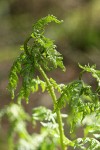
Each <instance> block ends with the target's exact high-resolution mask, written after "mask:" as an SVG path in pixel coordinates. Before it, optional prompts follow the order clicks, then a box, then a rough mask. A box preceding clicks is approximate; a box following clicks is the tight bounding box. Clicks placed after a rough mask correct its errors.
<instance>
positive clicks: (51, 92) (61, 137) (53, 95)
mask: <svg viewBox="0 0 100 150" xmlns="http://www.w3.org/2000/svg"><path fill="white" fill-rule="evenodd" d="M38 70H39V71H40V73H41V75H42V77H43V78H44V80H45V82H46V83H47V85H48V89H49V92H50V95H51V97H52V100H53V103H54V106H55V105H56V102H57V98H56V95H55V92H54V88H53V86H52V85H51V83H50V81H49V79H48V77H47V75H46V74H45V72H44V71H43V69H42V68H41V66H39V67H38ZM56 114H57V120H58V124H59V133H60V142H61V148H62V150H65V149H66V148H65V144H64V142H63V141H64V130H63V123H62V117H61V113H60V110H59V109H58V110H56ZM66 150H67V149H66Z"/></svg>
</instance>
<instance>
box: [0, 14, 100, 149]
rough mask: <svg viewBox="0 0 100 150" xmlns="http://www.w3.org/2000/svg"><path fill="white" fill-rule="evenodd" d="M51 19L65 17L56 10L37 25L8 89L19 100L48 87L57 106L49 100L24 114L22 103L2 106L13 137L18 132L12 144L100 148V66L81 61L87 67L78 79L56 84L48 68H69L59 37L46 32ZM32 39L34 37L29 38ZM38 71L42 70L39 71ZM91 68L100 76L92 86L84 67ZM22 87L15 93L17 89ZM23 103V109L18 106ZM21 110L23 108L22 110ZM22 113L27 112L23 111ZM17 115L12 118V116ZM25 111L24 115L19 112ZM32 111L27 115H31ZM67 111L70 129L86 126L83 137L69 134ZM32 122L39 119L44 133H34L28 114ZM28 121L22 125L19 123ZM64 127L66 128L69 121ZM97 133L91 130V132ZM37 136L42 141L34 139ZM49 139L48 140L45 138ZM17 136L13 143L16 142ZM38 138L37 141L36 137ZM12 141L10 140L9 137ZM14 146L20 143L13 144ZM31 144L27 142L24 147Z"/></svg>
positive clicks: (12, 74) (15, 66)
mask: <svg viewBox="0 0 100 150" xmlns="http://www.w3.org/2000/svg"><path fill="white" fill-rule="evenodd" d="M50 22H55V23H58V24H59V23H61V22H62V21H59V20H58V19H57V18H56V17H55V16H53V15H48V16H47V17H44V18H42V19H40V20H39V21H37V22H36V23H35V24H34V25H33V28H32V33H31V34H30V35H29V37H28V38H27V39H26V40H25V42H24V45H23V46H21V51H22V52H21V54H20V56H18V58H17V59H16V60H15V62H14V63H13V66H12V68H11V71H10V74H9V83H8V90H9V91H10V93H11V96H12V99H14V98H15V95H16V98H17V100H18V103H20V104H21V100H22V99H25V100H26V102H29V96H30V93H31V92H33V93H34V92H37V91H38V89H39V87H41V89H42V92H44V91H47V92H48V94H49V95H50V96H51V98H52V102H53V106H54V107H53V108H54V109H53V110H49V109H47V108H45V107H44V106H40V107H38V108H33V113H32V116H29V115H25V112H24V110H23V108H21V106H20V105H19V104H16V105H15V104H12V105H10V106H7V107H6V108H4V109H3V110H2V111H1V113H0V114H1V118H2V117H3V116H4V115H5V114H7V115H8V118H9V121H10V124H11V125H12V126H11V130H10V132H11V133H12V134H10V138H11V139H12V141H13V142H14V140H13V136H12V135H13V134H19V138H18V143H17V145H13V146H11V148H12V149H14V148H16V149H18V150H19V149H21V148H22V149H29V150H38V149H41V150H46V149H49V150H51V149H54V150H55V149H58V147H61V149H62V150H66V149H67V148H68V147H72V149H80V150H81V149H82V150H86V149H87V150H99V149H100V142H99V138H100V134H99V132H100V124H99V123H100V102H99V94H100V71H99V70H96V67H95V66H89V65H86V66H81V65H79V67H80V68H81V69H82V72H81V73H80V75H79V79H78V80H75V81H72V82H71V83H68V84H62V83H61V84H57V83H56V81H55V80H54V79H52V78H50V79H49V78H48V77H47V75H46V72H47V71H50V70H53V69H56V68H57V67H60V68H61V69H62V70H63V71H65V66H64V64H63V57H62V55H61V54H60V53H59V52H58V51H57V50H56V45H54V41H52V40H51V39H49V38H46V37H45V36H44V31H45V25H48V23H50ZM31 40H32V42H30V41H31ZM36 72H39V74H40V76H39V75H38V76H37V75H36ZM85 72H88V73H91V75H92V76H93V78H95V79H96V80H97V82H98V85H97V88H96V89H95V90H94V91H92V87H91V86H90V85H87V84H86V83H84V81H83V80H82V75H83V73H85ZM19 78H21V80H22V82H21V85H20V88H18V89H17V85H18V82H19V81H20V80H19ZM16 89H17V91H18V93H17V94H15V91H16ZM55 90H57V91H58V92H59V93H60V96H59V98H57V96H56V92H55ZM66 106H69V108H70V111H69V113H68V114H61V112H60V110H61V109H63V108H64V107H65V109H66ZM13 107H14V112H15V113H16V115H17V116H18V117H17V118H16V116H14V114H12V115H9V114H11V110H12V108H13ZM19 108H21V109H19ZM18 113H19V114H18ZM21 114H22V115H21ZM11 116H12V119H11ZM20 116H21V117H20ZM26 116H27V117H26ZM92 116H94V120H96V121H95V123H94V121H93V122H91V123H87V118H88V119H90V120H91V117H92ZM62 117H65V118H66V119H67V120H70V123H69V124H70V131H68V132H69V133H70V135H71V134H72V133H73V132H74V129H75V127H77V125H78V126H80V125H83V126H84V137H83V138H77V137H76V139H71V138H70V139H68V137H67V135H65V134H64V127H63V121H62ZM27 119H28V121H30V122H32V123H33V125H34V126H35V125H36V123H37V121H40V123H41V129H40V135H38V134H33V135H29V133H28V131H27V130H26V120H27ZM20 123H21V124H22V125H23V127H22V128H21V129H22V130H20V127H19V124H20ZM65 129H67V128H66V127H65ZM90 132H91V133H92V135H90V134H89V133H90ZM35 139H37V141H38V144H37V141H36V140H35ZM45 141H46V142H45ZM13 142H12V143H13ZM35 142H36V143H35ZM23 143H25V144H23ZM10 144H11V143H10ZM14 146H15V147H14ZM25 146H26V147H25Z"/></svg>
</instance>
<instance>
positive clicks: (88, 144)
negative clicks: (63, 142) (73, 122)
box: [74, 137, 100, 150]
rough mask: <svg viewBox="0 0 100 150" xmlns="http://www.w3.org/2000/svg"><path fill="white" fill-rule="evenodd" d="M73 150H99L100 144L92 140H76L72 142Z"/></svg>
mask: <svg viewBox="0 0 100 150" xmlns="http://www.w3.org/2000/svg"><path fill="white" fill-rule="evenodd" d="M74 143H75V146H74V149H75V150H77V149H79V150H99V149H100V142H99V141H98V140H96V139H94V138H89V137H87V138H78V139H77V140H75V141H74Z"/></svg>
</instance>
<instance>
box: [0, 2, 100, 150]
mask: <svg viewBox="0 0 100 150" xmlns="http://www.w3.org/2000/svg"><path fill="white" fill-rule="evenodd" d="M48 14H53V15H55V16H56V17H57V18H58V19H61V20H63V21H64V22H63V23H62V24H60V25H55V24H53V23H52V24H51V25H50V26H48V27H47V30H46V32H45V35H46V36H48V37H50V38H51V39H53V40H55V44H57V48H58V51H60V52H61V53H62V54H63V56H64V64H65V66H66V68H67V71H66V72H65V73H64V74H63V73H62V72H60V71H59V70H57V71H54V72H50V75H52V76H53V77H54V78H55V79H56V80H57V81H58V82H69V81H71V80H73V79H76V78H77V75H78V73H79V68H78V65H77V63H78V62H79V63H81V64H87V63H89V64H96V65H97V68H98V69H100V0H63V1H61V0H0V109H1V108H2V107H3V106H4V105H7V104H8V103H9V102H10V100H11V98H10V95H9V93H8V92H7V90H6V86H7V82H8V74H9V70H10V67H11V65H12V63H13V60H14V59H15V58H16V57H17V55H18V53H20V50H19V48H20V45H22V44H23V42H24V40H25V39H26V38H27V37H28V34H30V33H31V30H32V24H33V23H34V22H35V21H36V20H38V19H40V18H41V17H45V16H47V15H48ZM84 80H86V81H88V82H89V84H91V85H95V82H94V81H93V80H92V79H91V77H90V76H88V75H87V76H86V77H85V78H84ZM39 98H41V100H40V101H39ZM45 99H49V97H48V96H47V95H46V94H45V95H41V94H40V93H38V94H34V95H32V96H31V97H30V103H29V104H28V105H26V104H24V105H25V109H26V111H28V112H29V113H31V109H30V108H32V107H33V106H37V105H41V104H45V105H46V106H48V107H49V106H51V102H49V101H48V102H47V103H45ZM46 101H47V100H46ZM4 128H5V129H6V128H7V124H6V122H5V123H4ZM0 143H3V141H2V138H0ZM0 145H2V144H0ZM0 149H2V150H3V149H4V146H3V147H2V148H0Z"/></svg>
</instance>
